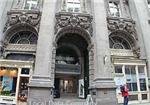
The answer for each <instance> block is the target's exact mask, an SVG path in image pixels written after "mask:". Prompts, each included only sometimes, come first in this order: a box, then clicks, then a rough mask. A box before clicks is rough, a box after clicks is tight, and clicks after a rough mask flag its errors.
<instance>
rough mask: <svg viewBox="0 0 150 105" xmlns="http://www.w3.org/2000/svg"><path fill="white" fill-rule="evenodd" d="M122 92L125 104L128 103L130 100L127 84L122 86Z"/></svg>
mask: <svg viewBox="0 0 150 105" xmlns="http://www.w3.org/2000/svg"><path fill="white" fill-rule="evenodd" d="M120 88H121V94H122V96H123V97H124V105H128V101H129V92H128V87H127V85H124V86H121V87H120Z"/></svg>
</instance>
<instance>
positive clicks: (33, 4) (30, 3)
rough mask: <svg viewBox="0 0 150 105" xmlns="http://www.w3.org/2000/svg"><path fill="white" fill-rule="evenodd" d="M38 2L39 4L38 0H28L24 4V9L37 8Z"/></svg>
mask: <svg viewBox="0 0 150 105" xmlns="http://www.w3.org/2000/svg"><path fill="white" fill-rule="evenodd" d="M37 4H38V0H26V1H25V5H24V9H27V10H32V9H36V8H37Z"/></svg>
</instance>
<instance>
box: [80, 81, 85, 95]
mask: <svg viewBox="0 0 150 105" xmlns="http://www.w3.org/2000/svg"><path fill="white" fill-rule="evenodd" d="M79 97H80V98H84V97H85V96H84V79H80V80H79Z"/></svg>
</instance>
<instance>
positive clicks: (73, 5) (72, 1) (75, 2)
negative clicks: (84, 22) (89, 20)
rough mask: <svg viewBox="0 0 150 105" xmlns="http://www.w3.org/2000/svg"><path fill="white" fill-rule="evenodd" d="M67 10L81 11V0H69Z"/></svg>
mask: <svg viewBox="0 0 150 105" xmlns="http://www.w3.org/2000/svg"><path fill="white" fill-rule="evenodd" d="M67 11H68V12H80V11H81V4H80V0H68V1H67Z"/></svg>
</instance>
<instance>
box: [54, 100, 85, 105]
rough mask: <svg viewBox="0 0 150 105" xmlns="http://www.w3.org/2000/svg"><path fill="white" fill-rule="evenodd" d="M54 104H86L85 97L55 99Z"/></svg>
mask: <svg viewBox="0 0 150 105" xmlns="http://www.w3.org/2000/svg"><path fill="white" fill-rule="evenodd" d="M54 105H86V100H85V99H70V100H67V99H55V100H54Z"/></svg>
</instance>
